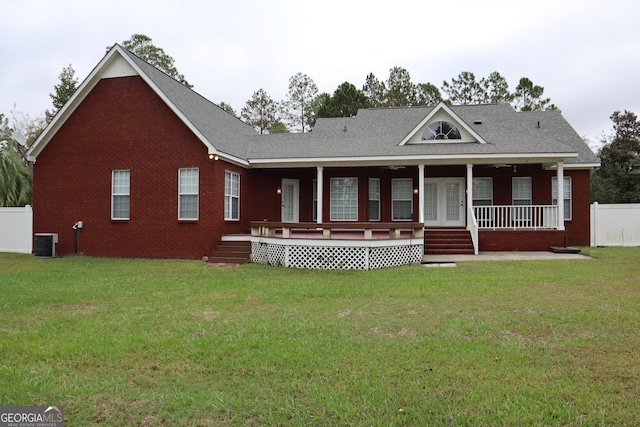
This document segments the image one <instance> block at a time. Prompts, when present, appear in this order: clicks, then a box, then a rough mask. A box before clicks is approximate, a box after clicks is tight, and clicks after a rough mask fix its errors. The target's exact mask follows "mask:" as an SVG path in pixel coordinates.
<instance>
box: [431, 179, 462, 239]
mask: <svg viewBox="0 0 640 427" xmlns="http://www.w3.org/2000/svg"><path fill="white" fill-rule="evenodd" d="M424 193H425V194H424V222H425V225H426V226H427V227H463V226H464V224H465V212H464V209H465V197H464V178H427V179H425V180H424Z"/></svg>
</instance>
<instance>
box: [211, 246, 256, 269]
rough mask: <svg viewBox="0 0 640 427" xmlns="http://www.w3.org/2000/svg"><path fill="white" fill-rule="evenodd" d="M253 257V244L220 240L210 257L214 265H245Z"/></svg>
mask: <svg viewBox="0 0 640 427" xmlns="http://www.w3.org/2000/svg"><path fill="white" fill-rule="evenodd" d="M250 255H251V242H248V241H228V240H220V241H219V242H218V244H217V245H216V249H215V250H214V251H213V255H212V256H210V257H209V262H210V263H212V264H244V263H246V262H248V261H249V257H250Z"/></svg>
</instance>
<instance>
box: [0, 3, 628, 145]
mask: <svg viewBox="0 0 640 427" xmlns="http://www.w3.org/2000/svg"><path fill="white" fill-rule="evenodd" d="M0 11H1V15H2V25H1V26H0V58H1V59H2V61H1V64H2V65H0V113H4V114H5V116H7V117H10V116H11V115H10V112H11V110H13V109H16V110H17V111H20V112H23V113H28V114H30V115H31V116H36V115H41V114H43V113H44V110H46V109H51V108H52V104H51V98H50V96H49V94H50V93H52V92H53V91H54V85H55V84H57V83H58V82H59V79H58V76H59V74H60V72H61V71H62V69H63V68H64V67H66V66H68V65H69V64H71V65H72V66H73V68H74V70H75V72H76V76H77V77H78V79H79V81H80V82H82V81H83V80H84V79H85V77H87V75H88V74H89V73H90V72H91V70H92V69H93V67H94V66H95V65H96V64H97V63H98V62H99V61H100V60H101V59H102V57H103V56H104V54H105V49H106V47H107V46H111V45H113V44H114V43H122V41H124V40H126V39H129V38H130V37H131V35H132V34H134V33H141V34H145V35H147V36H149V37H151V38H152V39H153V43H154V44H155V45H156V46H158V47H161V48H163V49H164V50H165V52H166V53H167V54H169V55H171V56H172V57H173V58H174V59H175V65H176V67H177V68H178V70H179V71H180V72H181V73H182V74H184V76H185V78H186V79H187V80H188V81H189V82H190V83H191V84H192V85H194V90H195V91H197V92H198V93H200V94H201V95H203V96H204V97H206V98H208V99H209V100H211V101H213V102H215V103H220V102H221V101H224V102H227V103H229V104H231V106H232V107H233V108H234V109H235V110H236V111H237V112H238V113H239V112H240V109H241V108H242V107H243V106H244V105H245V103H246V101H247V100H249V99H250V98H251V96H252V94H253V92H254V91H256V90H258V89H260V88H263V89H265V90H266V91H267V93H268V94H269V95H270V96H271V97H272V98H273V99H274V100H281V99H284V98H285V96H286V92H287V86H288V81H289V78H290V77H291V76H292V75H294V74H296V73H297V72H302V73H304V74H307V75H308V76H310V77H311V78H312V79H313V80H314V81H315V83H316V84H317V86H318V89H319V91H320V92H329V93H333V91H334V90H335V89H336V88H337V86H338V85H339V84H341V83H342V82H345V81H348V82H350V83H353V84H354V85H355V86H356V87H359V88H361V87H362V86H363V84H364V82H365V77H366V76H367V74H369V73H371V72H372V73H374V74H375V75H376V77H377V78H378V79H379V80H386V79H387V77H388V75H389V69H390V68H392V67H394V66H400V67H403V68H405V69H407V70H408V71H409V73H410V74H411V78H412V81H413V82H414V83H427V82H430V83H433V84H435V85H436V86H437V87H439V88H440V87H441V86H442V82H443V81H444V80H451V78H453V77H457V76H458V75H459V74H460V73H461V72H462V71H471V72H473V73H474V74H475V76H476V79H477V80H480V79H481V78H482V77H486V76H487V75H489V73H491V72H492V71H498V72H499V73H500V74H502V75H503V76H504V77H505V78H506V79H507V81H508V82H509V84H510V89H511V90H513V89H514V88H515V86H516V85H517V84H518V81H519V79H520V78H521V77H528V78H530V79H531V80H532V81H533V82H534V83H535V84H537V85H540V86H543V87H544V88H545V93H544V95H545V97H549V98H551V101H552V102H553V103H554V104H556V105H557V106H558V107H559V108H560V109H561V110H562V113H563V115H564V116H565V118H566V119H567V120H568V121H569V122H570V123H571V124H572V125H573V127H574V128H575V129H576V131H577V132H578V133H579V134H580V135H583V136H587V137H588V138H589V139H590V140H591V142H592V145H595V144H596V143H597V142H598V141H599V140H600V138H601V136H602V134H603V133H607V134H609V133H610V132H611V127H612V123H611V120H610V119H609V116H610V115H611V114H612V113H613V112H614V111H615V110H630V111H633V112H634V113H636V114H639V115H640V81H639V79H640V2H639V1H637V0H607V1H594V0H576V1H568V0H536V1H515V0H482V1H480V0H448V1H437V2H436V1H425V0H422V1H402V0H395V1H392V2H386V1H385V2H382V1H376V0H367V1H350V0H323V1H313V2H311V1H302V0H299V1H293V0H292V1H284V0H278V1H268V0H264V1H262V0H251V1H244V0H235V1H234V0H224V1H220V0H181V1H176V0H148V1H146V0H144V1H143V0H127V1H121V0H105V1H103V0H95V1H91V0H82V1H80V0H78V1H72V0H58V1H51V0H0Z"/></svg>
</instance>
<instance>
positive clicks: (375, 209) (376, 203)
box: [369, 178, 380, 221]
mask: <svg viewBox="0 0 640 427" xmlns="http://www.w3.org/2000/svg"><path fill="white" fill-rule="evenodd" d="M369 221H380V178H369Z"/></svg>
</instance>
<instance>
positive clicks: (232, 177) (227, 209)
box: [224, 171, 240, 220]
mask: <svg viewBox="0 0 640 427" xmlns="http://www.w3.org/2000/svg"><path fill="white" fill-rule="evenodd" d="M224 219H225V220H239V219H240V174H238V173H235V172H231V171H225V173H224Z"/></svg>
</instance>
